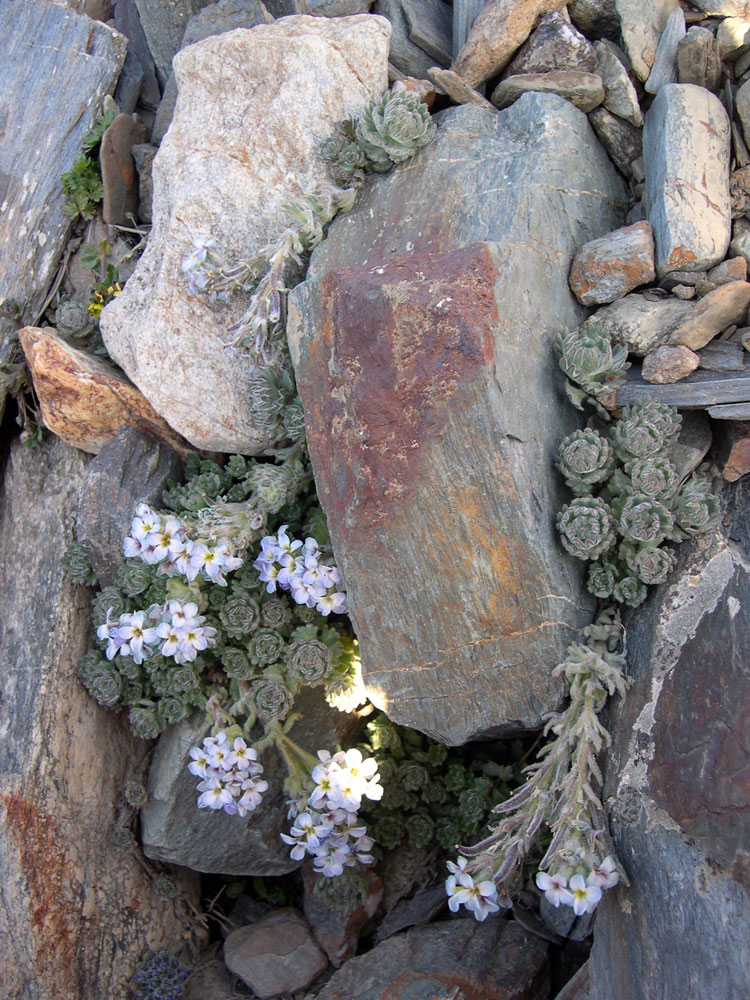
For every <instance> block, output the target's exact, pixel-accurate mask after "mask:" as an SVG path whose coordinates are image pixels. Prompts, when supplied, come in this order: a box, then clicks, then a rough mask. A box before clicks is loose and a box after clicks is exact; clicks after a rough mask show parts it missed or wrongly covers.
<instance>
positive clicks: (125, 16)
mask: <svg viewBox="0 0 750 1000" xmlns="http://www.w3.org/2000/svg"><path fill="white" fill-rule="evenodd" d="M114 22H115V28H117V30H118V31H119V32H120V33H121V34H123V35H125V37H126V38H127V40H128V53H132V55H133V56H135V57H136V58H137V60H138V63H139V64H140V67H141V70H142V71H143V81H142V84H141V87H140V89H139V93H138V97H139V98H140V101H141V103H142V104H143V105H144V107H147V108H150V109H151V110H154V109H155V108H156V107H157V106H158V104H159V98H160V94H161V91H160V89H159V81H158V80H157V78H156V67H155V66H154V59H153V56H152V55H151V50H150V49H149V47H148V42H147V41H146V34H145V32H144V30H143V25H142V24H141V19H140V16H139V14H138V8H137V7H136V5H135V0H115V4H114ZM126 66H127V60H126ZM123 72H124V68H123ZM119 86H120V84H119V83H118V89H119ZM118 104H119V101H118ZM119 107H120V110H121V111H125V112H128V111H133V110H135V106H134V107H132V108H127V107H125V106H124V105H122V104H119Z"/></svg>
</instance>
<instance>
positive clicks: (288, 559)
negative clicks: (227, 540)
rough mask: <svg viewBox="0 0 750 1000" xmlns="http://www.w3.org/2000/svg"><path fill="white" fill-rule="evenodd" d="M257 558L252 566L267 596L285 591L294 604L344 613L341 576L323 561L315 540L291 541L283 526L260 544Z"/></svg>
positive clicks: (322, 610)
mask: <svg viewBox="0 0 750 1000" xmlns="http://www.w3.org/2000/svg"><path fill="white" fill-rule="evenodd" d="M260 549H261V550H260V555H259V556H258V558H257V559H256V560H255V562H254V563H253V566H255V568H256V569H257V570H258V573H259V577H260V580H261V582H262V583H265V585H266V590H267V591H268V593H269V594H272V593H274V592H275V591H276V588H277V587H279V588H280V589H281V590H287V591H289V592H290V593H291V595H292V597H293V598H294V600H295V602H296V603H297V604H303V605H305V606H306V607H308V608H315V610H316V611H319V612H320V614H321V615H329V614H331V612H334V613H335V614H340V615H343V614H346V611H347V603H346V594H345V593H344V592H343V591H342V590H340V589H339V587H340V584H341V574H340V573H339V571H338V569H337V568H336V566H335V565H332V564H331V563H327V562H324V561H323V560H324V558H325V557H324V554H323V550H322V548H321V547H320V545H319V544H318V543H317V542H316V541H315V539H314V538H306V539H305V541H304V543H303V542H301V541H300V540H299V539H293V538H290V537H289V535H288V534H287V525H285V524H282V525H281V527H280V528H279V530H278V531H277V533H276V534H275V535H267V536H266V537H265V538H264V539H262V541H261V543H260Z"/></svg>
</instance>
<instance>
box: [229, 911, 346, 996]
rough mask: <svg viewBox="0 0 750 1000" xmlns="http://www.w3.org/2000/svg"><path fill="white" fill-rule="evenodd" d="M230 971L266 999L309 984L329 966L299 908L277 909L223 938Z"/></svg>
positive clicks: (301, 988) (291, 991) (294, 990)
mask: <svg viewBox="0 0 750 1000" xmlns="http://www.w3.org/2000/svg"><path fill="white" fill-rule="evenodd" d="M224 961H225V962H226V964H227V968H228V969H229V971H230V972H233V973H234V975H235V976H239V977H240V979H242V981H243V982H245V983H247V985H248V986H249V987H250V989H251V990H252V991H253V993H255V994H256V996H258V997H260V998H261V1000H265V998H266V997H275V996H278V995H279V994H280V993H294V992H296V991H297V990H303V989H304V988H305V987H306V986H309V985H310V983H312V982H313V980H315V979H317V977H318V976H319V975H320V973H321V972H323V970H324V969H325V968H326V967H327V966H328V961H327V959H326V957H325V955H324V954H323V952H322V951H321V950H320V948H318V946H317V945H316V944H315V942H314V941H313V938H312V934H311V933H310V928H309V927H308V926H307V924H306V923H305V919H304V917H303V916H302V914H301V913H299V911H298V910H293V909H291V908H287V909H284V910H276V911H275V912H274V913H269V915H268V916H267V917H263V919H262V920H259V921H258V922H257V923H254V924H251V925H250V926H249V927H241V928H240V929H239V930H236V931H232V933H231V934H230V935H229V937H228V938H227V939H226V941H225V942H224Z"/></svg>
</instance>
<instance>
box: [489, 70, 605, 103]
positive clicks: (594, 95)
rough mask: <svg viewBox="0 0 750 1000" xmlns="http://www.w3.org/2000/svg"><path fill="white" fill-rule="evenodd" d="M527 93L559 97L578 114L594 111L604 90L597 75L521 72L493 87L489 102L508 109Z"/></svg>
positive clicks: (602, 98)
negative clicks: (567, 102) (532, 92)
mask: <svg viewBox="0 0 750 1000" xmlns="http://www.w3.org/2000/svg"><path fill="white" fill-rule="evenodd" d="M528 91H536V92H537V93H542V94H559V96H560V97H564V98H565V99H566V100H568V101H570V102H571V103H572V104H575V106H576V107H577V108H580V109H581V111H593V110H594V108H595V107H597V106H598V105H599V104H601V103H602V101H603V100H604V88H603V87H602V80H601V77H600V76H597V75H596V74H595V73H579V72H577V71H575V70H565V69H560V70H555V71H554V72H552V73H523V74H518V75H516V76H509V77H507V78H506V79H505V80H503V81H502V83H499V84H498V85H497V87H496V88H495V91H494V93H493V95H492V103H493V104H494V105H495V107H497V108H507V107H509V106H510V105H511V104H513V102H514V101H517V100H518V98H519V97H520V96H521V94H525V93H527V92H528Z"/></svg>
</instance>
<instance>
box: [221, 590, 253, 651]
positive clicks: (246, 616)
mask: <svg viewBox="0 0 750 1000" xmlns="http://www.w3.org/2000/svg"><path fill="white" fill-rule="evenodd" d="M258 616H259V608H258V602H257V601H256V600H255V598H254V597H251V596H250V594H248V593H247V591H243V590H241V589H239V588H238V587H236V586H235V587H233V588H232V594H231V595H230V596H229V597H228V598H227V599H226V600H225V601H224V602H223V603H222V605H221V610H220V611H219V619H220V621H221V624H222V628H223V629H224V632H225V633H226V634H227V635H228V636H229V638H230V639H241V638H242V637H243V636H245V635H247V634H248V633H250V632H252V631H253V629H254V628H255V626H256V624H257V622H258Z"/></svg>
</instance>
